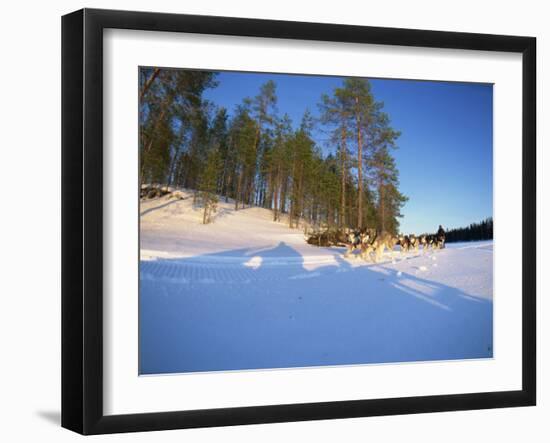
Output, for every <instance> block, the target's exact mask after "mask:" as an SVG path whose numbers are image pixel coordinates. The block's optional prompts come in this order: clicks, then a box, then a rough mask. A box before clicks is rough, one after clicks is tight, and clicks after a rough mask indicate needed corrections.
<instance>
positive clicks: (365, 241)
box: [359, 229, 376, 260]
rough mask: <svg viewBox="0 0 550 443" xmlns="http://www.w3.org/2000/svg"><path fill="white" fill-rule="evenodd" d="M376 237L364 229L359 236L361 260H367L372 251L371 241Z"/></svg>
mask: <svg viewBox="0 0 550 443" xmlns="http://www.w3.org/2000/svg"><path fill="white" fill-rule="evenodd" d="M375 236H376V233H373V232H372V230H371V229H366V230H365V231H363V232H361V234H359V238H360V243H361V254H360V256H361V258H362V259H363V260H367V259H369V258H370V253H371V252H373V251H374V248H373V246H372V243H373V240H374V238H375Z"/></svg>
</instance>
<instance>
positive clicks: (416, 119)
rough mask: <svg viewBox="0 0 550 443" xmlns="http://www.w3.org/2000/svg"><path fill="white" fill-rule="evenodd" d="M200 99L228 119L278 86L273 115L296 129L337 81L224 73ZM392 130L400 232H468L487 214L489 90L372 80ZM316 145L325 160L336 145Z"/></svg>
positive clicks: (321, 137)
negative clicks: (270, 85) (247, 100)
mask: <svg viewBox="0 0 550 443" xmlns="http://www.w3.org/2000/svg"><path fill="white" fill-rule="evenodd" d="M217 79H218V81H219V85H218V87H217V88H215V89H211V90H208V91H206V93H205V98H207V99H209V100H211V101H212V102H214V103H215V104H216V105H218V106H224V107H225V108H227V110H228V111H229V113H230V114H231V113H232V111H233V110H234V108H235V106H236V105H237V104H239V103H241V101H242V99H243V98H244V97H254V96H255V95H257V94H258V91H259V89H260V86H261V85H262V84H263V83H265V82H266V81H267V80H270V79H271V80H273V81H275V83H276V84H277V98H278V102H277V109H278V113H279V114H280V115H282V114H284V113H287V114H288V115H289V116H290V117H291V118H292V121H293V122H294V125H295V126H296V125H298V124H299V122H300V120H301V118H302V115H303V113H304V110H305V109H306V108H308V109H309V110H310V111H311V113H312V114H313V115H314V116H317V115H318V108H317V104H318V103H319V99H320V97H321V94H323V93H328V94H330V93H331V91H332V90H333V89H334V88H335V87H338V86H339V85H340V84H341V83H342V78H341V77H325V76H300V75H285V74H258V73H238V72H222V73H220V74H219V76H218V77H217ZM371 85H372V92H373V94H374V96H375V97H376V100H378V101H382V102H384V110H385V111H386V112H387V113H388V114H389V116H390V118H391V122H392V127H393V128H394V129H397V130H399V131H401V133H402V134H401V137H400V138H399V139H398V147H399V148H398V149H397V150H396V151H394V156H395V159H396V162H397V166H398V168H399V173H400V183H401V185H400V190H401V192H402V193H404V194H405V195H406V196H407V197H409V201H408V202H407V203H406V204H405V206H404V207H403V210H402V213H403V215H404V217H403V218H402V219H401V231H402V232H404V233H417V234H418V233H422V232H435V230H437V227H438V225H440V224H441V225H443V226H444V227H445V228H447V229H448V228H453V227H460V226H467V225H468V224H470V223H472V222H477V221H480V220H482V219H484V218H487V217H490V216H492V213H493V88H492V85H488V84H474V83H449V82H432V81H413V80H385V79H371ZM314 139H315V141H316V142H317V143H318V145H320V146H321V147H322V148H323V151H324V152H325V154H328V153H329V152H333V150H334V149H335V148H334V147H330V146H329V145H327V143H326V139H327V135H326V134H325V133H323V132H322V131H321V130H320V129H317V130H316V131H315V132H314Z"/></svg>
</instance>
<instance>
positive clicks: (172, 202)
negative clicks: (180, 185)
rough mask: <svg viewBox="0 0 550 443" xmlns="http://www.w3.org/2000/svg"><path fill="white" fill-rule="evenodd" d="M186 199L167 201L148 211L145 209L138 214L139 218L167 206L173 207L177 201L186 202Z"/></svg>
mask: <svg viewBox="0 0 550 443" xmlns="http://www.w3.org/2000/svg"><path fill="white" fill-rule="evenodd" d="M187 198H189V197H187ZM187 198H184V199H181V198H173V199H169V200H168V201H166V202H164V203H162V204H160V205H158V206H155V207H153V208H149V209H145V210H144V211H142V212H140V214H139V216H140V217H143V216H144V215H147V214H150V213H151V212H154V211H157V210H159V209H162V208H166V207H167V206H170V205H173V204H174V203H177V202H179V201H183V200H187Z"/></svg>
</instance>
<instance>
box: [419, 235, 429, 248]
mask: <svg viewBox="0 0 550 443" xmlns="http://www.w3.org/2000/svg"><path fill="white" fill-rule="evenodd" d="M430 244H431V243H430V236H429V235H427V234H422V235H421V236H419V237H418V245H419V246H420V245H422V252H426V251H427V250H428V246H430Z"/></svg>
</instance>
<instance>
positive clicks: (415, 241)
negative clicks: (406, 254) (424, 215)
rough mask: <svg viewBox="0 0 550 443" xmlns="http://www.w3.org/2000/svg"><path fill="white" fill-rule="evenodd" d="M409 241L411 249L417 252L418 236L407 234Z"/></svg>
mask: <svg viewBox="0 0 550 443" xmlns="http://www.w3.org/2000/svg"><path fill="white" fill-rule="evenodd" d="M409 242H410V245H411V246H410V248H411V249H414V250H415V252H418V246H419V245H420V240H419V238H418V237H417V236H416V235H414V234H411V235H409Z"/></svg>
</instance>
